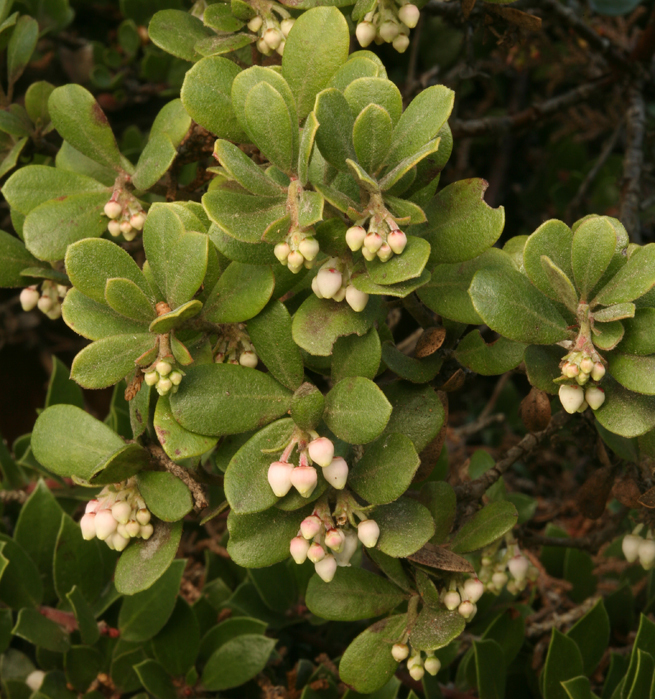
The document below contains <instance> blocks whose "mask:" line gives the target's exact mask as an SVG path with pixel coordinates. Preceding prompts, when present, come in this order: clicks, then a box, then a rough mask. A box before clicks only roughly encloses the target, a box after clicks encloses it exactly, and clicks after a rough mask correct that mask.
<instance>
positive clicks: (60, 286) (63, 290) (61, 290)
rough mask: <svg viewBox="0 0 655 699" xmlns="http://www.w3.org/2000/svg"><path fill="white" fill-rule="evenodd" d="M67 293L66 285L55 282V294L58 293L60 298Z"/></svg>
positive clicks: (64, 296) (63, 297)
mask: <svg viewBox="0 0 655 699" xmlns="http://www.w3.org/2000/svg"><path fill="white" fill-rule="evenodd" d="M67 293H68V287H67V286H64V285H63V284H57V294H58V295H59V298H60V299H65V298H66V294H67Z"/></svg>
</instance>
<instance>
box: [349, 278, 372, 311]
mask: <svg viewBox="0 0 655 699" xmlns="http://www.w3.org/2000/svg"><path fill="white" fill-rule="evenodd" d="M346 302H347V303H348V305H349V306H350V307H351V308H352V309H353V311H355V313H361V312H362V311H363V310H364V309H365V308H366V304H367V303H368V294H366V293H364V292H363V291H360V290H359V289H356V288H355V287H354V286H353V285H352V284H350V286H348V288H347V289H346Z"/></svg>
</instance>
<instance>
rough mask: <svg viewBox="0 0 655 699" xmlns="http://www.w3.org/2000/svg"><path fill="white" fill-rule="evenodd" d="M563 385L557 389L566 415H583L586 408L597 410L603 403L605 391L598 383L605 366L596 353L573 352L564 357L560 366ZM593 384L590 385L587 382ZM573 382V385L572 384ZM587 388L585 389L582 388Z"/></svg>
mask: <svg viewBox="0 0 655 699" xmlns="http://www.w3.org/2000/svg"><path fill="white" fill-rule="evenodd" d="M560 367H561V369H562V377H561V379H558V381H571V383H563V384H562V385H561V386H560V389H559V399H560V401H561V402H562V406H563V407H564V410H566V412H567V413H583V412H584V411H585V410H586V409H587V408H591V409H592V410H598V408H600V406H601V405H602V404H603V403H604V402H605V391H604V390H603V389H602V388H601V387H600V386H598V385H597V384H598V382H600V381H601V379H602V378H603V376H605V366H604V364H603V362H602V360H601V358H600V355H599V354H598V353H597V352H595V351H594V352H593V353H592V354H588V353H587V352H584V351H579V350H576V351H573V352H570V353H569V354H567V355H566V357H564V359H563V360H562V363H561V364H560ZM590 380H591V381H593V382H595V383H593V384H591V385H587V384H589V381H590ZM572 381H575V383H572ZM583 386H587V387H586V388H582V387H583Z"/></svg>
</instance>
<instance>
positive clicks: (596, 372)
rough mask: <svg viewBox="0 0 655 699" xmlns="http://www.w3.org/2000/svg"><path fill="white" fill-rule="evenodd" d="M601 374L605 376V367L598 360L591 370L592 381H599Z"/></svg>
mask: <svg viewBox="0 0 655 699" xmlns="http://www.w3.org/2000/svg"><path fill="white" fill-rule="evenodd" d="M603 376H605V367H604V366H603V365H602V364H601V363H600V362H596V363H595V364H594V368H593V369H592V370H591V378H592V379H593V380H594V381H600V380H601V379H602V378H603Z"/></svg>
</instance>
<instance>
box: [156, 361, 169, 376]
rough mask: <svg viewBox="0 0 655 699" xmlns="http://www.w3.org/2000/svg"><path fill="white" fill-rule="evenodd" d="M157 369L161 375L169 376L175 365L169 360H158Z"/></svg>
mask: <svg viewBox="0 0 655 699" xmlns="http://www.w3.org/2000/svg"><path fill="white" fill-rule="evenodd" d="M155 369H156V370H157V373H158V374H159V375H160V376H168V374H170V373H171V371H172V370H173V367H172V366H171V365H170V363H169V362H164V361H161V362H157V365H156V366H155Z"/></svg>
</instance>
